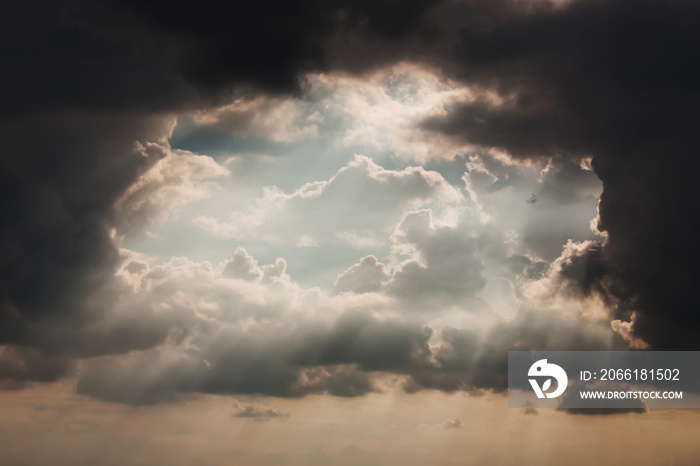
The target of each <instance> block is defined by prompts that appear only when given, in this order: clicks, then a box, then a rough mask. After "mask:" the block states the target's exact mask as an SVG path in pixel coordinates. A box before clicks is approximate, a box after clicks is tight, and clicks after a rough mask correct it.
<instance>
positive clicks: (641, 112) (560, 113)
mask: <svg viewBox="0 0 700 466" xmlns="http://www.w3.org/2000/svg"><path fill="white" fill-rule="evenodd" d="M699 21H700V4H698V3H697V2H693V1H685V0H677V1H663V2H662V1H640V2H633V1H628V0H611V1H596V0H592V1H579V2H573V3H571V4H570V5H568V6H565V7H559V8H543V9H537V8H535V9H533V10H532V11H530V12H527V13H523V14H515V15H513V14H504V15H502V16H501V17H495V16H491V20H490V21H489V22H485V23H483V24H480V25H479V27H473V25H472V26H469V27H464V28H462V29H461V30H460V33H459V39H460V47H459V52H458V55H459V62H460V63H461V64H462V67H461V68H460V69H459V70H458V71H455V73H457V74H458V75H459V76H460V77H461V78H462V79H464V80H465V81H467V82H471V83H475V84H477V85H479V86H482V87H483V88H488V89H492V90H496V91H497V92H498V93H499V94H500V95H501V96H503V97H504V99H505V100H504V102H503V103H501V104H499V105H494V104H493V102H491V101H489V100H487V99H485V98H481V99H477V100H476V101H474V102H472V103H468V104H462V105H458V106H455V107H454V108H453V109H452V111H451V112H450V113H449V114H448V115H447V117H444V118H442V117H440V118H435V119H432V120H430V121H427V122H425V126H426V127H428V128H432V129H435V130H437V131H441V132H445V133H448V134H453V135H455V136H457V137H460V138H464V139H465V140H467V141H469V142H471V143H474V144H478V145H483V146H487V147H492V146H495V147H500V148H504V149H506V150H507V151H509V152H510V153H511V154H514V155H516V156H519V157H537V156H582V155H589V154H590V155H592V156H593V157H594V158H593V162H592V165H593V168H594V170H595V172H596V174H597V175H598V176H599V178H600V179H601V180H602V182H603V187H604V192H603V194H602V197H601V201H600V225H599V228H600V229H601V230H603V231H606V232H607V233H608V235H609V236H608V240H607V242H606V244H605V246H604V248H603V250H602V254H601V256H602V257H603V258H604V260H605V261H606V262H607V263H608V267H610V274H611V275H610V276H611V277H613V278H614V281H615V283H614V284H613V286H612V288H611V293H613V294H614V295H615V296H616V297H617V298H619V299H621V300H624V301H626V302H627V308H628V310H636V311H637V313H638V314H637V315H638V318H637V321H636V322H635V324H634V332H635V334H636V335H637V336H638V337H641V338H643V339H644V340H646V341H647V342H648V343H650V344H651V345H652V347H654V348H658V349H697V348H698V341H700V340H698V339H697V336H696V331H697V328H698V325H699V324H700V314H698V313H697V312H695V310H694V306H693V305H692V304H689V303H694V302H696V301H697V297H696V293H695V288H696V282H697V278H698V274H697V265H696V264H697V263H698V261H699V260H700V252H699V249H698V248H697V247H696V246H695V242H696V241H697V240H696V238H697V235H698V227H697V222H696V218H697V217H698V214H699V212H698V206H699V205H700V203H699V202H698V200H699V198H698V194H697V190H696V189H695V178H696V174H697V172H698V169H699V168H700V162H699V161H698V158H697V156H696V153H697V148H696V147H695V146H696V137H695V134H696V132H697V127H698V123H700V121H699V119H698V112H697V108H698V105H699V104H700V32H699V31H700V29H699V28H698V27H697V26H698V22H699ZM601 270H602V269H601Z"/></svg>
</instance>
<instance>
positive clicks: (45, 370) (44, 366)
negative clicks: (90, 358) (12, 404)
mask: <svg viewBox="0 0 700 466" xmlns="http://www.w3.org/2000/svg"><path fill="white" fill-rule="evenodd" d="M74 370H75V362H74V361H72V360H70V359H68V358H62V357H57V356H47V355H46V354H43V353H41V352H40V351H39V350H37V349H35V348H25V347H13V346H10V347H1V348H0V388H5V389H14V388H22V387H24V386H25V385H26V384H27V383H31V382H54V381H56V380H58V379H59V378H61V377H64V376H66V375H70V374H72V373H73V372H74Z"/></svg>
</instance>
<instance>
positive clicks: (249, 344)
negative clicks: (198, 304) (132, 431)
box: [76, 312, 431, 405]
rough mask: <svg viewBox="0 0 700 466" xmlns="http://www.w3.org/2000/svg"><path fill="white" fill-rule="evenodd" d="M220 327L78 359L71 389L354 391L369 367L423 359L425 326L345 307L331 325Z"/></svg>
mask: <svg viewBox="0 0 700 466" xmlns="http://www.w3.org/2000/svg"><path fill="white" fill-rule="evenodd" d="M295 327H296V328H287V327H286V326H284V325H281V326H280V328H277V327H276V326H273V328H267V327H264V326H262V327H260V328H256V329H251V330H249V331H236V330H222V331H220V332H219V334H218V335H216V336H214V337H212V341H211V342H210V343H209V344H208V345H207V346H206V347H205V348H202V349H201V350H200V351H194V350H192V351H189V352H179V351H177V350H175V349H170V350H168V349H154V350H149V351H143V352H134V353H132V354H130V355H128V356H125V357H112V356H109V357H104V358H97V359H94V360H92V361H89V362H86V363H84V365H83V367H82V368H81V371H80V374H79V376H78V383H77V386H76V390H77V392H78V393H80V394H84V395H90V396H93V397H95V398H98V399H102V400H107V401H115V402H120V403H128V404H136V405H142V404H154V403H158V402H163V401H170V400H176V399H178V398H179V397H181V396H183V395H184V394H188V393H214V394H262V395H268V396H277V397H292V398H295V397H302V396H306V395H309V394H313V393H328V394H331V395H335V396H341V397H355V396H361V395H365V394H367V393H369V392H373V391H376V390H377V389H376V388H375V386H374V384H373V382H372V380H371V378H370V373H371V372H379V371H387V372H398V373H410V372H411V371H413V370H414V369H415V368H416V367H421V366H427V365H428V362H427V359H428V357H429V353H430V350H429V349H428V346H427V340H428V339H429V338H430V335H431V332H430V330H429V329H424V328H422V327H421V326H419V325H415V324H412V325H411V324H405V323H402V322H400V321H381V320H378V319H376V318H373V317H371V316H369V315H366V314H360V313H355V312H350V313H347V314H345V315H343V316H341V318H340V319H339V320H338V321H337V322H336V323H335V324H334V325H333V326H331V327H327V326H325V325H321V324H319V323H310V322H300V323H298V324H297V325H296V326H295Z"/></svg>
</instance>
